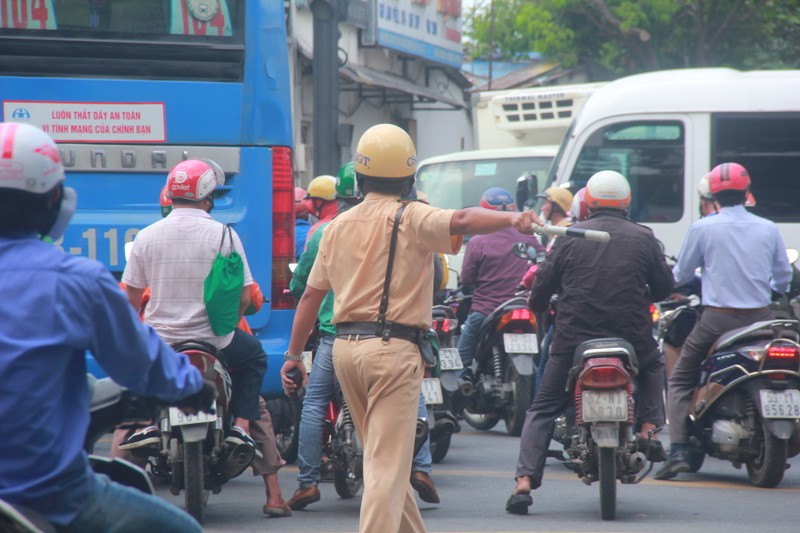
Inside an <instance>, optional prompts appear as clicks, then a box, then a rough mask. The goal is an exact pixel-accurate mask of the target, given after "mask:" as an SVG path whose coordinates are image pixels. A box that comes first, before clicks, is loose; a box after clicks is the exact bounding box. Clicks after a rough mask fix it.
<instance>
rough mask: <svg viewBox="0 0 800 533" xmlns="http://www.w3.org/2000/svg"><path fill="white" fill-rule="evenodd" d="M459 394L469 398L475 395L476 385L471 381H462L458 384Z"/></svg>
mask: <svg viewBox="0 0 800 533" xmlns="http://www.w3.org/2000/svg"><path fill="white" fill-rule="evenodd" d="M458 392H460V393H461V394H462V395H463V396H465V397H467V398H468V397H470V396H472V395H473V394H475V385H474V384H473V383H472V382H471V381H469V380H461V381H459V383H458Z"/></svg>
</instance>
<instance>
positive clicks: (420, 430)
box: [414, 418, 428, 457]
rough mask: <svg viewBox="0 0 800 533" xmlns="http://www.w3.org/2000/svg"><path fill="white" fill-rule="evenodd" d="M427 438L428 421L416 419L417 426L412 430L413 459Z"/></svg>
mask: <svg viewBox="0 0 800 533" xmlns="http://www.w3.org/2000/svg"><path fill="white" fill-rule="evenodd" d="M427 438H428V420H427V419H425V418H417V426H416V428H415V429H414V457H416V456H417V454H418V453H419V451H420V449H421V448H422V445H423V444H425V440H426V439H427Z"/></svg>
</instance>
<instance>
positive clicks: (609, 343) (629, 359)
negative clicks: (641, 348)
mask: <svg viewBox="0 0 800 533" xmlns="http://www.w3.org/2000/svg"><path fill="white" fill-rule="evenodd" d="M594 357H619V358H620V359H622V361H623V364H624V365H625V367H626V368H628V369H629V370H630V371H631V373H632V374H633V375H636V374H637V373H638V372H639V360H638V358H637V357H636V350H634V349H633V346H632V345H631V343H629V342H628V341H626V340H625V339H619V338H614V337H609V338H605V339H592V340H590V341H585V342H582V343H580V344H579V345H578V347H577V348H575V355H574V357H573V359H572V369H571V370H570V374H574V375H577V373H578V372H580V369H581V367H583V363H584V361H585V360H586V359H591V358H594Z"/></svg>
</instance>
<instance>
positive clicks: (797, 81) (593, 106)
mask: <svg viewBox="0 0 800 533" xmlns="http://www.w3.org/2000/svg"><path fill="white" fill-rule="evenodd" d="M726 161H733V162H737V163H740V164H742V165H744V166H745V168H747V169H748V171H749V172H750V176H751V178H752V181H753V184H752V192H753V194H754V195H755V198H756V201H757V204H756V206H755V207H753V208H752V211H753V212H754V213H755V214H757V215H759V216H763V217H765V218H768V219H770V220H772V221H774V222H776V223H777V224H778V227H779V228H780V230H781V234H782V236H783V238H784V240H785V243H786V245H787V246H789V247H792V248H799V247H800V179H798V177H799V175H800V70H793V71H753V72H739V71H736V70H731V69H685V70H671V71H660V72H652V73H648V74H640V75H636V76H630V77H627V78H623V79H620V80H617V81H614V82H612V83H610V84H608V85H607V86H605V87H603V88H602V89H600V90H598V91H597V92H595V93H594V94H592V95H591V96H590V97H589V99H588V101H587V102H586V103H585V104H584V106H583V109H582V110H581V112H580V114H579V115H578V116H577V117H576V118H575V120H574V122H573V123H572V125H571V126H570V130H569V132H568V133H567V135H566V137H565V139H564V142H563V144H562V146H561V149H560V150H559V154H558V156H557V157H556V160H555V162H554V163H553V167H552V168H551V173H550V176H549V181H548V183H555V184H557V185H561V186H565V187H568V188H569V189H570V190H571V191H572V192H573V193H574V192H576V191H577V190H578V189H580V188H581V187H583V186H584V185H585V184H586V182H587V180H588V179H589V178H590V177H591V176H592V174H594V173H595V172H597V171H599V170H605V169H609V170H616V171H619V172H621V173H622V174H624V175H625V176H626V177H627V178H628V180H629V181H630V184H631V189H632V194H633V198H632V204H631V211H630V215H631V219H632V220H634V221H636V222H640V223H643V224H645V225H647V226H649V227H651V228H652V229H653V230H654V231H655V234H656V237H658V238H659V239H661V241H662V242H663V243H664V244H665V246H666V251H667V253H669V254H672V255H677V253H678V251H679V249H680V245H681V242H682V241H683V237H684V236H685V234H686V232H687V230H688V228H689V225H690V224H691V223H692V222H693V221H695V220H697V219H698V218H699V198H698V192H697V185H698V182H699V180H700V178H701V177H702V176H703V175H704V174H705V173H706V172H708V171H709V170H710V169H711V168H713V167H714V166H715V165H717V164H719V163H722V162H726Z"/></svg>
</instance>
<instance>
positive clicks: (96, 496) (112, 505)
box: [0, 123, 213, 532]
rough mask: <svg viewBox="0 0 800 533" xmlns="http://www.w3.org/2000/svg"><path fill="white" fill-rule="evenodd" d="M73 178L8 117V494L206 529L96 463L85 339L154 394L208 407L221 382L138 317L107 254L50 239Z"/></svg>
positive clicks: (1, 229)
mask: <svg viewBox="0 0 800 533" xmlns="http://www.w3.org/2000/svg"><path fill="white" fill-rule="evenodd" d="M63 181H64V167H63V165H62V164H61V160H60V157H59V152H58V148H57V147H56V145H55V143H54V142H53V141H52V140H51V139H50V138H49V137H48V136H47V135H46V134H45V133H44V132H42V131H41V130H39V129H38V128H36V127H34V126H31V125H28V124H16V123H0V294H2V295H3V297H2V298H0V376H2V379H1V380H0V432H2V434H3V438H2V439H0V499H3V500H4V501H6V502H9V503H11V504H14V505H22V506H25V507H27V508H30V509H32V510H34V511H36V512H38V513H40V514H42V515H44V516H45V517H46V518H47V519H48V520H49V521H51V522H52V523H53V524H55V525H56V526H57V527H58V528H59V530H63V531H70V532H72V531H74V532H79V531H111V530H113V531H125V532H134V531H181V532H184V531H187V532H195V531H200V530H201V529H200V526H199V525H198V524H197V523H196V522H195V521H194V520H193V519H192V518H191V517H190V516H189V515H188V514H186V513H184V512H183V511H181V510H179V509H178V508H176V507H175V506H173V505H171V504H169V503H167V502H165V501H163V500H161V499H159V498H157V497H155V496H152V495H147V494H144V493H142V492H139V491H137V490H135V489H132V488H129V487H123V486H121V485H118V484H116V483H112V482H111V481H109V479H108V478H107V477H106V476H103V475H95V474H94V473H93V472H92V471H91V469H90V468H89V463H88V459H87V456H86V453H85V452H84V450H83V444H84V438H85V436H86V430H87V427H88V425H89V399H90V398H89V390H88V385H87V379H86V361H85V351H86V350H90V351H91V352H92V353H93V354H94V356H95V358H96V359H97V360H98V362H99V363H100V364H101V366H102V367H103V369H104V370H105V371H106V372H107V373H108V374H109V375H110V376H111V377H112V378H114V379H115V380H116V381H117V382H119V383H120V384H121V385H123V386H125V387H127V388H129V389H131V390H133V391H134V392H136V393H138V394H141V395H144V396H155V397H158V398H161V399H162V400H164V401H166V402H177V401H178V400H180V399H181V398H184V400H182V401H181V403H183V402H187V403H186V404H185V405H190V404H193V405H195V406H197V407H200V406H204V405H209V403H210V401H211V400H212V399H213V389H209V388H208V387H206V386H204V384H203V379H202V376H201V375H200V373H199V372H198V371H197V369H195V368H194V367H192V366H191V364H190V363H189V361H188V359H187V358H186V357H185V356H183V355H179V354H176V353H175V352H174V351H173V350H172V349H171V348H170V347H169V346H167V345H166V344H164V343H163V342H162V341H161V340H160V339H159V337H158V335H156V333H155V332H154V331H153V330H152V329H151V328H149V327H148V326H146V325H144V324H142V323H141V322H140V321H139V318H138V317H137V316H136V314H135V312H134V310H133V308H132V307H131V305H130V304H129V303H128V300H127V299H126V297H125V295H124V294H123V293H122V291H120V289H119V287H118V286H117V282H116V280H115V279H114V278H113V277H112V276H111V274H109V272H108V271H107V270H105V269H104V268H103V266H102V265H101V264H100V263H98V262H96V261H91V260H89V259H85V258H81V257H75V256H72V255H68V254H65V253H64V252H63V250H60V249H59V248H58V247H57V246H54V245H53V244H50V243H48V242H44V238H45V237H49V238H50V239H58V238H59V237H60V236H61V233H63V230H64V228H65V227H66V224H67V222H68V221H69V218H70V217H71V215H72V213H73V212H74V209H75V204H76V201H75V198H76V197H75V191H74V190H72V189H70V188H68V187H64V186H63ZM40 236H41V238H40ZM187 397H189V398H187Z"/></svg>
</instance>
